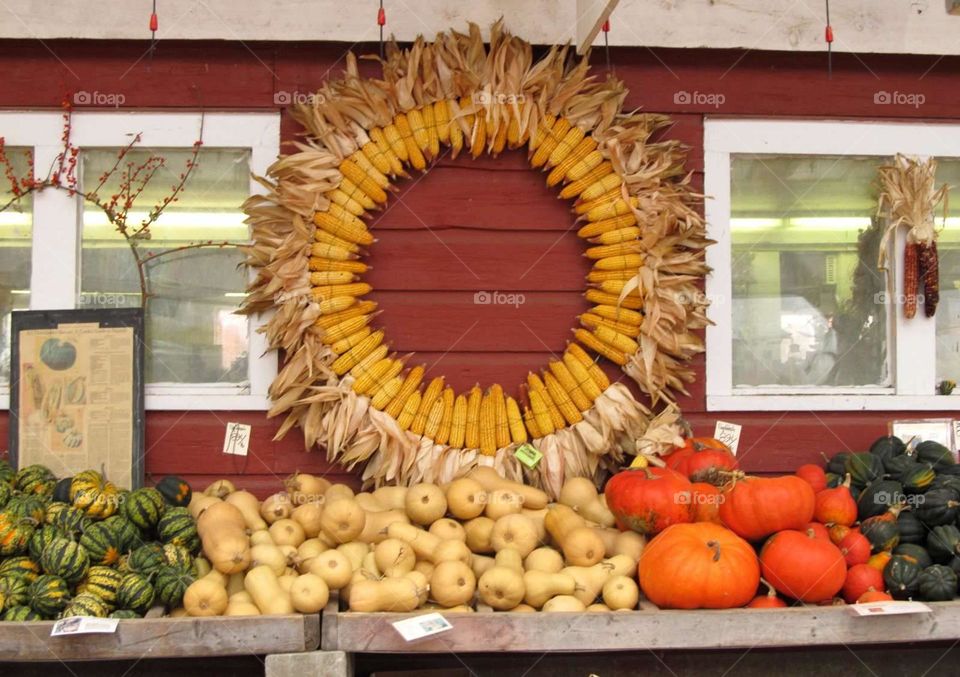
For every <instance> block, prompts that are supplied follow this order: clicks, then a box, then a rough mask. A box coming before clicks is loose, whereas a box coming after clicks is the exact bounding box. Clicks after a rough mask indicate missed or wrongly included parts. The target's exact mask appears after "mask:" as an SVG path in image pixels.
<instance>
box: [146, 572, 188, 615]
mask: <svg viewBox="0 0 960 677" xmlns="http://www.w3.org/2000/svg"><path fill="white" fill-rule="evenodd" d="M194 580H196V579H195V578H194V577H193V575H191V574H190V573H188V572H186V571H184V570H182V569H180V568H178V567H172V566H167V567H161V568H160V569H158V570H157V574H156V577H155V578H154V587H155V588H156V591H157V599H158V600H160V601H161V602H163V604H164V606H166V607H167V608H168V609H175V608H176V607H178V606H180V604H181V602H183V594H184V593H185V592H186V591H187V588H188V587H190V584H192V583H193V582H194Z"/></svg>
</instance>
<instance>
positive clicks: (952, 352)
mask: <svg viewBox="0 0 960 677" xmlns="http://www.w3.org/2000/svg"><path fill="white" fill-rule="evenodd" d="M944 183H946V184H948V185H949V186H950V195H949V200H948V205H949V208H950V210H949V213H948V214H947V221H946V226H945V227H944V228H943V230H942V231H941V232H940V239H939V244H938V246H937V252H938V254H939V256H940V304H939V305H938V306H937V315H936V319H937V383H939V382H941V381H943V380H950V381H954V382H960V204H958V203H957V200H960V159H958V158H950V159H939V160H937V186H938V187H939V186H940V185H941V184H944ZM942 215H943V212H942V211H941V212H939V213H938V214H937V215H936V216H937V226H940V225H941V216H942ZM921 312H922V311H921Z"/></svg>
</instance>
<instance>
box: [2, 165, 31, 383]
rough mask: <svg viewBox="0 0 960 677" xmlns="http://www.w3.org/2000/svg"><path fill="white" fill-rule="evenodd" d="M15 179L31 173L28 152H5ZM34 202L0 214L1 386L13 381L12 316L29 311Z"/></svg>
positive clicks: (8, 194)
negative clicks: (11, 314)
mask: <svg viewBox="0 0 960 677" xmlns="http://www.w3.org/2000/svg"><path fill="white" fill-rule="evenodd" d="M6 154H7V158H8V159H9V160H10V165H11V167H12V168H13V174H14V176H16V177H24V176H26V175H27V172H29V170H30V155H31V152H30V149H29V148H17V147H12V148H11V147H8V148H6ZM14 197H15V196H14V194H13V191H12V190H11V187H10V185H9V182H8V181H6V180H4V181H3V183H2V184H0V205H6V204H7V203H8V202H10V200H12V199H13V198H14ZM32 229H33V200H32V199H31V196H30V195H27V196H25V197H23V198H22V199H21V200H19V201H18V202H17V203H16V205H12V206H11V207H10V208H8V209H6V210H4V211H2V212H0V383H6V382H7V381H9V380H10V312H11V311H13V310H23V309H25V308H29V307H30V236H31V231H32Z"/></svg>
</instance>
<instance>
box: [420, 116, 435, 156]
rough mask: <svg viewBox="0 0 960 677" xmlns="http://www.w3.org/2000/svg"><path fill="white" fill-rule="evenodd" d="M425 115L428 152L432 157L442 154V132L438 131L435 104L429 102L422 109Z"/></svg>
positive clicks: (424, 122)
mask: <svg viewBox="0 0 960 677" xmlns="http://www.w3.org/2000/svg"><path fill="white" fill-rule="evenodd" d="M421 114H422V115H423V124H424V125H426V128H427V154H428V155H429V156H430V157H432V158H433V157H437V156H438V155H440V134H439V132H438V131H437V118H436V114H435V113H434V109H433V106H432V105H430V104H427V105H426V106H424V107H423V110H422V111H421Z"/></svg>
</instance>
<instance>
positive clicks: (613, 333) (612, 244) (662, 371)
mask: <svg viewBox="0 0 960 677" xmlns="http://www.w3.org/2000/svg"><path fill="white" fill-rule="evenodd" d="M386 53H387V57H386V59H385V60H384V61H382V66H383V75H382V78H376V79H374V78H364V77H361V76H360V74H359V70H358V67H357V60H356V58H355V57H354V56H353V55H352V54H351V55H349V56H348V57H347V59H346V69H345V72H344V74H343V77H342V78H341V79H338V80H335V81H328V82H326V83H324V84H323V85H322V86H321V88H320V90H319V96H316V97H312V100H311V102H310V103H307V104H298V105H296V106H294V107H293V108H292V109H291V113H292V114H293V116H294V117H295V118H296V120H297V121H298V122H300V123H301V124H302V125H303V127H304V128H305V129H306V136H307V140H306V141H305V142H298V143H297V144H296V152H295V153H293V154H292V155H288V156H284V157H281V158H280V159H279V160H278V161H277V162H276V163H274V164H273V165H272V166H271V167H270V169H269V172H268V173H269V177H268V178H264V179H261V183H262V184H263V185H264V187H265V188H266V193H265V194H263V195H255V196H253V197H251V198H250V199H249V200H248V201H247V202H246V204H245V211H246V213H247V215H248V217H249V222H250V223H251V225H252V236H253V237H252V240H253V242H252V244H251V245H250V246H249V247H247V248H246V253H247V263H248V265H250V266H251V267H253V268H254V269H255V270H256V271H257V276H256V279H255V281H254V282H253V283H252V285H251V286H250V289H249V294H248V296H247V299H246V301H245V303H244V310H245V311H246V312H248V313H257V312H262V311H266V310H271V309H272V310H275V311H276V312H275V313H274V314H273V315H272V316H271V318H270V319H269V320H268V322H267V325H266V336H267V339H268V341H269V344H270V347H271V348H273V349H277V350H283V351H284V353H285V355H286V361H285V363H284V365H283V367H282V369H281V371H280V373H279V374H278V375H277V378H276V380H275V381H274V383H273V384H272V386H271V388H270V397H271V399H272V402H273V405H272V407H271V409H270V411H269V412H268V415H270V416H278V415H282V416H284V417H285V419H284V421H283V424H282V425H281V426H280V430H279V431H278V433H277V435H278V437H279V436H282V435H284V434H286V433H287V432H288V431H289V430H290V429H291V428H293V427H295V426H299V427H301V428H302V429H303V431H304V438H305V444H306V446H307V448H308V449H312V448H313V447H314V446H319V447H320V448H323V449H325V450H326V454H327V457H328V459H329V460H330V461H336V462H339V463H341V464H343V465H344V466H346V467H348V468H354V467H358V466H362V467H363V478H364V480H365V482H367V483H368V484H371V485H381V484H384V483H403V484H412V483H416V482H444V481H449V480H450V479H452V478H453V477H456V476H457V475H459V474H461V473H463V472H465V471H466V470H467V469H469V468H471V467H473V466H475V465H477V464H480V463H485V464H488V465H493V466H495V467H496V468H498V469H499V470H500V471H501V472H502V473H503V474H504V475H505V476H506V477H510V478H513V479H517V480H522V481H527V482H529V483H532V484H534V485H538V486H540V487H542V488H544V489H545V490H547V491H548V492H550V493H552V494H553V495H554V496H556V495H557V493H558V492H559V489H560V486H561V485H562V483H563V481H564V480H565V479H566V478H568V477H573V476H584V477H591V478H593V479H597V478H598V477H599V475H600V474H601V473H603V472H605V471H607V470H613V469H616V468H618V467H619V466H620V465H621V464H622V463H623V462H624V460H625V455H626V454H629V455H640V456H644V457H651V456H654V455H656V454H659V453H661V452H662V451H664V450H666V449H669V448H670V447H671V446H672V445H673V444H674V443H676V442H677V441H678V440H679V435H680V429H679V425H678V419H679V412H678V411H677V409H676V407H675V405H674V404H673V399H674V397H675V394H676V393H682V392H685V386H686V384H688V383H690V382H691V381H692V380H693V376H694V372H693V369H692V367H691V366H690V360H691V358H692V357H693V356H695V355H696V354H697V353H699V352H702V350H703V344H702V341H701V338H700V336H699V334H698V330H700V329H702V328H703V327H705V326H706V324H707V319H706V303H705V302H704V300H703V295H702V294H699V293H697V292H698V288H699V284H700V283H701V281H702V278H703V276H704V275H705V274H706V270H707V268H706V266H705V264H704V260H703V258H704V257H703V255H704V249H705V247H706V246H707V244H708V243H709V241H708V240H707V239H706V235H705V228H704V223H703V220H702V218H701V217H700V215H699V213H698V206H697V196H696V195H695V193H694V192H693V190H692V189H691V187H690V184H689V175H688V174H687V173H686V172H685V171H684V168H683V162H684V152H683V149H682V148H681V147H680V145H679V144H678V143H677V142H675V141H665V140H655V139H654V138H653V137H654V134H655V133H656V132H658V130H661V129H662V128H664V127H665V126H667V125H668V124H669V120H668V119H667V118H666V117H665V116H661V115H655V114H647V113H642V114H641V113H633V112H632V113H625V112H622V111H621V107H622V105H623V102H624V99H625V97H626V94H627V90H626V88H625V87H624V85H623V83H622V82H620V81H619V80H616V79H614V78H609V79H607V80H606V81H603V82H599V81H595V80H594V79H593V78H592V77H590V76H589V64H588V62H587V60H586V58H583V59H577V58H576V57H575V56H574V55H573V54H572V53H571V52H570V51H569V48H567V47H553V48H551V49H550V50H549V51H548V53H547V54H546V55H545V56H544V57H543V58H542V59H541V60H540V61H539V62H536V63H534V62H533V60H532V57H531V46H530V45H529V44H528V43H526V42H524V41H523V40H521V39H519V38H517V37H514V36H512V35H510V34H509V33H507V32H506V31H505V30H504V29H503V26H502V25H501V23H500V22H498V23H496V24H494V25H493V26H492V28H491V32H490V40H489V44H488V45H485V44H484V43H483V41H482V39H481V37H480V31H479V29H478V28H477V26H475V25H471V26H470V30H469V32H468V33H467V34H462V33H458V32H455V31H450V32H448V33H446V34H441V35H439V36H438V37H437V40H436V41H435V42H427V41H426V40H424V39H423V38H419V39H417V41H416V42H415V43H414V44H413V45H412V46H411V47H410V48H409V49H401V48H399V47H398V46H396V45H391V46H390V48H389V49H388V50H387V52H386ZM491 93H496V94H497V95H498V96H496V97H493V96H491ZM501 100H502V101H503V103H501ZM523 147H526V152H527V154H528V157H529V161H530V165H531V167H532V168H534V169H537V170H540V171H542V172H544V174H545V180H546V183H547V184H548V185H549V186H553V187H555V189H556V190H557V192H558V195H559V197H561V198H563V199H567V200H571V201H572V210H573V211H574V213H575V214H576V215H577V218H578V221H579V225H578V228H579V230H578V236H579V237H580V238H581V239H582V240H583V241H584V243H585V256H586V257H588V258H589V259H590V261H591V263H592V269H591V271H590V273H589V274H588V276H587V280H586V284H587V288H586V291H585V294H584V296H585V298H586V299H587V301H588V302H589V303H590V304H591V307H590V309H589V310H588V311H587V312H585V313H584V314H583V315H581V316H580V317H579V324H580V326H579V327H577V328H576V329H574V330H573V333H572V336H571V341H570V343H569V344H568V346H567V348H566V350H565V351H564V353H563V354H562V355H557V356H555V358H554V359H553V360H551V362H550V363H549V364H548V365H546V366H545V367H544V368H543V369H542V371H540V372H531V373H530V374H529V375H528V377H527V379H526V382H525V383H524V384H521V385H520V386H519V387H517V388H514V389H509V388H504V387H503V386H502V385H500V384H492V385H490V386H488V387H484V386H481V385H479V384H478V385H476V386H474V387H473V388H472V389H470V390H469V391H467V392H461V393H457V392H455V391H454V389H453V388H451V387H449V386H447V385H446V382H445V380H444V378H443V376H441V375H434V374H427V373H426V370H425V368H424V367H423V366H422V365H411V366H407V358H406V357H397V356H396V355H395V354H394V353H391V352H390V351H391V349H390V343H389V341H388V340H387V337H386V336H385V335H384V332H383V331H382V330H381V329H378V328H377V327H376V315H377V312H378V309H377V305H376V304H375V303H373V302H372V301H369V300H366V299H365V298H364V297H365V296H366V295H367V294H368V293H369V292H370V291H371V288H370V285H369V284H367V283H366V282H364V280H363V277H364V274H365V273H366V272H367V269H368V268H367V265H366V264H365V263H364V262H363V260H362V259H363V256H364V254H365V252H366V250H367V249H369V248H370V247H373V246H376V244H375V242H376V238H375V234H374V233H373V232H371V230H370V229H369V227H368V219H369V218H370V217H371V216H372V213H374V212H376V211H377V210H379V209H381V208H382V207H383V205H384V204H385V203H387V202H388V200H389V196H390V193H391V191H392V190H394V185H393V184H394V183H395V182H396V181H397V180H399V179H403V178H406V177H409V176H410V175H411V174H412V173H413V172H422V171H424V170H425V169H426V168H427V167H428V166H429V164H430V163H431V162H433V161H435V160H436V159H437V158H438V157H439V156H440V155H441V153H443V152H446V151H445V150H444V149H449V152H450V153H451V154H452V155H453V156H456V155H458V154H460V153H464V154H470V155H471V156H473V157H477V156H478V155H480V154H481V153H484V152H488V153H491V154H497V153H500V152H502V151H504V150H506V149H520V148H523ZM600 358H605V359H606V360H609V361H610V362H613V363H614V364H616V365H619V366H620V367H621V368H622V370H623V371H624V372H625V373H626V374H627V375H628V376H630V377H631V378H632V379H634V380H635V381H636V382H637V384H638V386H639V388H640V389H641V390H642V391H643V392H645V393H646V394H647V395H649V397H650V399H651V401H652V403H653V404H658V403H662V404H664V405H665V406H663V407H661V410H660V413H658V414H656V415H654V414H653V413H652V412H651V410H649V409H648V408H647V407H645V406H644V405H642V404H640V403H639V402H638V401H637V400H636V399H635V398H634V397H633V395H632V394H631V392H630V391H629V389H628V388H626V387H625V386H624V385H623V384H622V383H619V382H616V383H612V384H611V382H610V380H609V377H608V375H607V373H606V372H605V371H604V369H602V368H601V366H600V365H599V364H598V360H599V359H600ZM521 444H533V445H534V446H535V447H537V448H538V449H539V450H540V452H541V453H542V455H543V456H542V459H541V461H540V463H539V464H538V465H537V466H536V467H535V468H533V469H530V468H526V467H524V466H522V465H521V464H520V463H519V461H518V460H517V458H516V456H515V451H516V449H517V447H518V446H519V445H521Z"/></svg>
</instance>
